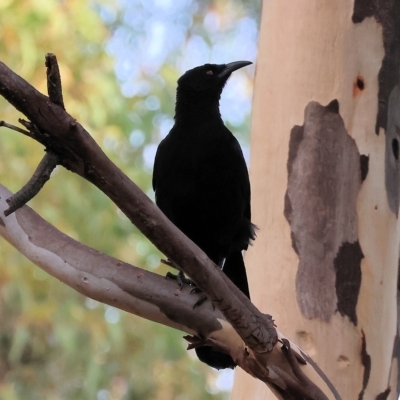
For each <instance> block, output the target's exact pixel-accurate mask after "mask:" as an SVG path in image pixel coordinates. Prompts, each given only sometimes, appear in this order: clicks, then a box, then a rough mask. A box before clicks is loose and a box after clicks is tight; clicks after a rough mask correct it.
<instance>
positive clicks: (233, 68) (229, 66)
mask: <svg viewBox="0 0 400 400" xmlns="http://www.w3.org/2000/svg"><path fill="white" fill-rule="evenodd" d="M250 64H253V63H252V62H251V61H235V62H231V63H229V64H226V65H225V68H224V69H223V70H222V72H220V73H219V74H218V78H224V77H227V76H229V75H230V74H231V73H232V72H233V71H236V70H237V69H239V68H243V67H245V66H246V65H250Z"/></svg>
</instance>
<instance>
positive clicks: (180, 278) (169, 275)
mask: <svg viewBox="0 0 400 400" xmlns="http://www.w3.org/2000/svg"><path fill="white" fill-rule="evenodd" d="M166 278H170V279H174V280H176V281H177V282H178V285H179V287H180V289H181V290H182V288H183V286H184V285H185V284H186V285H192V281H191V280H190V279H188V278H186V277H185V275H184V274H183V272H178V273H177V274H176V275H175V274H173V273H172V272H167V275H166Z"/></svg>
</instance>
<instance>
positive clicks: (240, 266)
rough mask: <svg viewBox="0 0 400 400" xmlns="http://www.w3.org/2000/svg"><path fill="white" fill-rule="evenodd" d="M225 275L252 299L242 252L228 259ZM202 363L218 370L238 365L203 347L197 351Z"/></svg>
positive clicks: (224, 355) (233, 253)
mask: <svg viewBox="0 0 400 400" xmlns="http://www.w3.org/2000/svg"><path fill="white" fill-rule="evenodd" d="M223 271H224V273H225V275H226V276H227V277H228V278H229V279H230V280H231V281H232V282H233V283H234V284H235V285H236V286H237V287H238V288H239V289H240V290H241V291H242V292H243V293H244V294H245V295H246V296H247V297H248V298H250V293H249V285H248V283H247V274H246V268H245V266H244V261H243V255H242V252H241V251H235V252H232V253H231V254H230V255H229V257H227V258H226V260H225V264H224V269H223ZM196 353H197V357H199V360H200V361H203V362H204V363H206V364H208V365H210V366H211V367H214V368H216V369H224V368H235V367H236V364H235V362H234V361H233V359H232V358H231V356H230V355H229V354H225V353H222V352H220V351H217V350H214V349H213V348H212V347H209V346H202V347H198V348H197V349H196Z"/></svg>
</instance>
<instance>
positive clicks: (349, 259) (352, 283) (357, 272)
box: [334, 242, 364, 325]
mask: <svg viewBox="0 0 400 400" xmlns="http://www.w3.org/2000/svg"><path fill="white" fill-rule="evenodd" d="M363 258H364V255H363V253H362V251H361V247H360V244H359V243H358V242H354V243H343V244H342V246H341V247H340V249H339V252H338V254H337V256H336V258H335V260H334V265H335V271H336V296H337V310H338V311H339V312H340V314H341V315H342V316H345V315H346V316H347V317H349V319H350V321H351V322H352V323H353V324H354V325H357V314H356V306H357V299H358V294H359V292H360V286H361V260H362V259H363Z"/></svg>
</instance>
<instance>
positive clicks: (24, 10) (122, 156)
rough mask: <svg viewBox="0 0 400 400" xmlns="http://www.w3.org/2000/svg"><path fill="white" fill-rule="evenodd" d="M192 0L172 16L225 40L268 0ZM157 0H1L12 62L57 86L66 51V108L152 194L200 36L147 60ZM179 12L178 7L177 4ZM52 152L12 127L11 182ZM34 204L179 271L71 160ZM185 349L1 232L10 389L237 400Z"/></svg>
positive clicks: (52, 395) (2, 367)
mask: <svg viewBox="0 0 400 400" xmlns="http://www.w3.org/2000/svg"><path fill="white" fill-rule="evenodd" d="M158 3H160V4H161V3H163V2H162V1H161V0H159V1H158ZM164 3H165V4H167V3H168V1H166V2H164ZM164 3H163V4H164ZM170 3H171V7H172V5H173V4H175V2H170ZM178 3H179V2H178ZM182 3H185V4H186V5H185V7H183V9H182V10H181V11H179V15H178V14H177V15H175V14H174V15H175V16H173V18H175V17H176V20H175V22H176V24H178V25H179V24H180V25H179V26H182V27H183V28H182V30H181V35H182V38H181V39H183V40H184V42H185V41H186V42H190V40H191V38H193V37H202V38H203V40H204V41H205V43H208V44H209V45H210V46H212V45H215V43H217V39H218V37H219V36H220V37H221V32H224V33H226V32H228V31H229V30H232V29H233V27H234V24H235V22H232V21H235V18H236V20H240V21H242V20H243V19H244V18H252V19H253V20H256V18H257V15H258V14H257V9H258V7H259V3H260V1H259V0H252V1H250V2H239V1H234V2H225V1H219V0H215V1H211V0H209V1H206V2H200V1H189V0H185V1H184V2H182ZM228 3H229V5H228ZM148 4H149V3H148V2H146V1H142V2H140V1H132V2H123V1H111V0H109V1H107V0H104V1H87V2H83V1H81V0H68V1H61V0H46V1H43V2H42V1H37V0H24V1H22V0H0V37H1V40H0V60H1V61H3V62H4V63H6V64H7V65H8V66H9V67H10V68H11V69H13V70H14V71H15V72H16V73H18V74H19V75H21V76H22V77H23V78H25V79H26V80H27V81H28V82H30V83H31V84H32V85H34V86H35V87H36V88H37V89H39V90H40V91H42V92H43V93H46V73H45V67H44V56H45V54H46V53H48V52H52V53H54V54H56V56H57V59H58V62H59V66H60V71H61V78H62V84H63V94H64V102H65V106H66V108H67V111H68V112H69V113H70V114H71V115H72V116H74V117H75V118H76V119H77V120H78V121H79V122H80V123H81V124H82V125H83V126H84V127H85V128H86V129H87V130H88V131H89V132H90V134H91V135H92V136H93V137H94V139H95V140H96V141H97V142H98V143H99V145H100V146H101V147H102V148H103V150H104V151H105V152H106V154H107V155H108V156H109V157H110V158H111V159H112V160H113V162H114V163H115V164H117V165H118V166H119V167H120V168H121V169H122V170H123V171H124V172H125V173H126V174H127V175H128V176H129V177H130V178H131V179H132V180H133V181H134V182H135V183H136V184H138V185H139V186H140V187H141V188H142V189H143V190H144V191H145V192H146V193H148V194H149V195H150V196H153V193H152V189H151V165H152V157H153V156H154V151H155V149H156V146H157V144H158V143H159V141H160V140H161V138H162V137H163V136H164V135H165V134H166V133H167V132H168V131H169V129H170V127H171V126H172V123H173V110H174V102H175V99H174V97H175V85H176V80H177V78H178V77H179V75H180V74H181V72H182V71H181V70H182V67H184V66H185V65H186V64H187V63H188V61H187V60H186V61H185V59H184V56H183V55H182V53H181V52H182V51H186V50H187V49H188V47H185V46H184V47H182V48H181V47H180V45H176V46H175V47H173V46H171V48H170V49H169V50H168V52H167V53H165V58H164V59H162V60H161V62H159V64H158V65H157V66H156V67H154V66H151V65H149V64H143V62H142V61H143V60H146V59H145V57H144V56H142V57H143V60H140V59H139V58H140V57H141V55H142V54H145V53H146V49H144V53H140V52H138V51H136V50H135V47H134V46H133V47H132V44H134V45H141V46H142V47H143V46H144V45H145V43H147V42H146V40H147V39H146V36H145V33H146V30H145V29H144V30H143V29H142V28H143V27H145V26H146V25H140V23H139V22H140V20H141V21H142V23H144V22H145V21H144V20H143V18H146V15H147V14H146V13H151V12H152V11H151V10H150V9H149V7H148ZM160 4H159V6H160V7H164V5H165V4H164V5H163V4H161V5H160ZM175 6H176V4H175ZM135 7H136V8H135ZM140 7H142V8H140ZM153 11H154V10H153ZM168 12H169V14H168ZM168 12H167V11H166V13H167V14H165V15H172V14H171V12H172V11H171V12H170V11H168ZM210 13H211V14H210ZM209 14H210V15H211V17H208V22H207V24H208V25H207V24H204V21H205V18H206V17H207V15H209ZM215 15H216V16H219V18H220V22H219V24H220V25H219V28H218V26H217V28H218V29H214V28H215V26H216V25H215V24H214V25H213V20H212V18H214V19H215ZM135 18H137V21H136V25H135V23H134V21H135ZM171 18H172V17H171ZM250 25H251V24H250ZM250 25H249V26H250ZM213 26H214V28H213ZM141 27H142V28H141ZM141 29H142V30H141ZM213 29H214V32H213ZM224 29H225V30H224ZM121 31H123V32H125V34H126V36H125V37H124V38H123V39H124V40H125V42H124V40H123V41H122V42H118V45H119V46H122V45H121V43H122V44H123V46H122V52H125V55H124V57H125V60H127V61H129V60H130V64H129V65H130V66H132V65H136V66H134V69H135V68H136V69H135V71H136V72H135V74H136V75H134V76H133V75H132V74H131V72H132V71H130V70H129V69H128V70H127V69H126V68H125V69H124V63H123V57H122V56H121V54H122V53H121V52H119V53H116V52H115V47H112V44H113V43H114V45H115V43H116V42H115V37H116V35H117V34H118V32H121ZM171 40H172V39H171ZM141 43H142V44H141ZM143 43H144V44H143ZM176 43H178V42H176ZM155 44H157V43H155ZM178 44H179V43H178ZM106 49H107V51H108V53H109V54H112V55H113V56H114V58H111V56H110V55H107V51H106ZM185 49H186V50H185ZM120 50H121V49H120ZM188 54H189V55H190V53H188ZM121 57H122V58H121ZM121 60H122V63H121ZM132 60H133V61H132ZM174 60H175V61H174ZM207 61H209V60H208V59H205V60H204V62H207ZM225 61H233V60H225ZM132 62H133V64H132ZM135 63H136V64H135ZM126 65H127V64H126ZM126 65H125V67H126ZM121 68H122V69H121ZM124 71H125V74H124V73H123V72H124ZM127 71H128V72H129V71H130V72H129V73H127ZM250 78H251V76H250V75H246V78H245V80H244V84H243V87H244V88H245V89H244V90H249V89H248V87H249V85H250V83H251V82H250ZM135 85H138V86H135ZM246 88H247V89H246ZM133 92H135V93H134V95H127V94H128V93H133ZM123 93H124V94H125V96H124V95H123ZM246 115H247V116H245V118H244V119H243V120H241V121H240V123H239V124H236V125H235V129H234V131H235V132H239V136H240V135H242V138H244V137H245V134H246V133H248V129H249V117H248V112H247V114H246ZM21 117H23V116H22V115H20V114H19V113H18V112H17V111H16V110H14V109H13V107H12V106H10V105H9V104H8V103H7V102H6V101H5V100H4V99H3V98H0V119H1V120H6V121H7V122H9V123H12V124H17V119H18V118H21ZM245 132H246V133H245ZM243 140H244V139H243ZM43 154H44V149H43V148H42V146H41V145H39V144H37V143H36V142H34V141H32V140H31V139H29V138H26V137H23V136H22V135H20V134H18V133H16V132H12V131H9V130H6V129H4V128H2V129H0V182H1V183H3V184H4V185H6V186H7V187H8V188H9V189H10V190H12V191H14V192H15V191H17V190H18V189H19V188H20V187H21V186H22V185H23V184H24V183H25V182H26V181H27V180H28V179H29V178H30V176H31V175H32V173H33V171H34V169H35V168H36V166H37V164H38V163H39V161H40V159H41V158H42V157H43ZM29 205H30V206H31V207H32V208H34V209H35V210H36V211H37V212H38V213H39V214H40V215H42V216H43V217H44V218H45V219H47V220H48V221H49V222H50V223H52V224H54V225H55V226H56V227H58V228H59V229H60V230H61V231H63V232H65V233H66V234H68V235H70V236H72V237H73V238H75V239H77V240H79V241H81V242H83V243H85V244H87V245H89V246H92V247H94V248H96V249H98V250H100V251H102V252H105V253H107V254H110V255H112V256H114V257H117V258H120V259H122V260H124V261H127V262H130V263H132V264H135V265H138V266H141V267H143V268H150V269H152V270H154V271H155V272H157V273H161V274H165V272H166V267H165V266H163V265H162V266H160V265H159V259H160V257H161V255H160V254H159V253H158V252H157V251H156V249H155V248H154V246H153V245H152V244H151V243H150V242H149V241H148V240H147V239H146V238H144V237H143V236H142V235H141V234H140V233H139V232H138V230H137V229H136V228H135V227H134V226H132V224H131V223H130V222H129V221H128V219H127V218H126V217H125V216H124V215H123V214H122V213H121V212H120V211H119V210H118V209H117V207H116V206H115V205H114V204H113V203H112V202H111V201H110V200H109V199H108V198H107V197H106V196H104V195H103V194H102V193H101V192H99V191H98V190H97V189H96V188H95V187H93V186H92V185H91V184H89V183H88V182H86V181H84V180H83V179H81V178H79V177H78V176H75V175H73V174H72V173H70V172H69V171H66V170H64V169H63V168H60V167H58V168H57V169H56V170H55V171H54V172H53V176H52V179H51V180H50V181H49V182H48V183H47V184H46V185H45V187H44V188H43V190H42V191H41V192H40V193H39V195H38V196H37V197H36V198H34V199H33V200H32V201H31V202H30V203H29ZM185 347H186V343H185V342H184V340H183V339H182V334H181V333H180V332H176V331H174V330H172V329H170V328H167V327H164V326H161V325H158V324H155V323H152V322H149V321H146V320H143V319H140V318H138V317H136V316H132V315H129V314H127V313H124V312H122V311H119V310H116V309H114V308H112V307H109V306H106V305H103V304H100V303H97V302H96V301H94V300H91V299H87V298H85V297H83V296H82V295H80V294H79V293H76V292H74V291H73V290H72V289H70V288H68V287H66V286H65V285H63V284H61V283H60V282H58V281H57V280H55V279H54V278H52V277H50V276H49V275H47V274H46V273H45V272H43V271H41V270H40V269H39V268H38V267H36V266H34V265H33V264H32V263H30V262H29V261H27V260H26V259H25V258H24V257H22V256H21V255H20V254H19V253H18V252H17V251H16V250H15V249H13V248H12V247H11V246H10V245H8V243H6V242H5V241H3V240H0V399H2V400H3V399H4V400H14V399H15V400H27V399H29V400H36V399H38V400H39V399H40V400H42V399H51V400H61V399H63V400H67V399H68V400H69V399H71V400H72V399H74V400H81V399H82V400H86V399H98V400H133V399H140V400H144V399H160V400H169V399H171V400H172V399H177V400H185V399H190V400H196V399H199V400H200V399H201V400H208V399H223V398H226V393H225V394H224V393H222V392H218V389H217V388H216V385H215V379H216V376H217V375H216V373H215V372H214V371H213V370H211V369H210V368H208V367H207V366H205V365H204V364H202V363H200V362H199V361H198V360H197V359H195V357H194V356H193V354H189V353H188V352H187V351H186V350H185Z"/></svg>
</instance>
